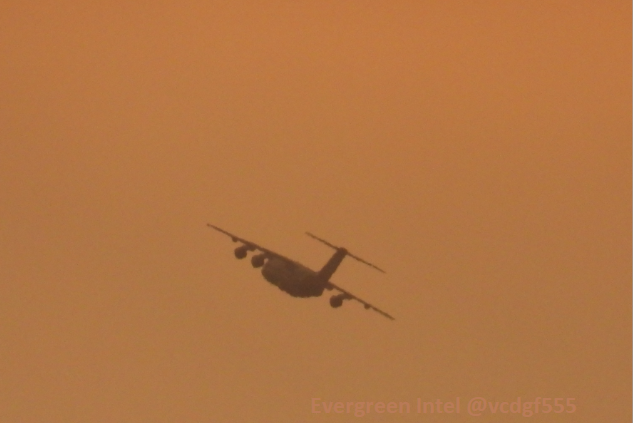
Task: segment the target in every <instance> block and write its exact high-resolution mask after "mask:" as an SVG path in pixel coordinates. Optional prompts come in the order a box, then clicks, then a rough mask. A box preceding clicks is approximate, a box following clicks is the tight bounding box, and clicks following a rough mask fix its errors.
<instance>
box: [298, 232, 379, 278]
mask: <svg viewBox="0 0 633 423" xmlns="http://www.w3.org/2000/svg"><path fill="white" fill-rule="evenodd" d="M306 235H308V236H309V237H311V238H314V239H316V240H317V241H320V242H322V243H324V244H325V245H327V246H328V247H330V248H334V249H335V250H336V252H335V253H334V255H333V256H332V257H331V258H330V259H329V260H328V262H327V263H325V266H323V268H322V269H321V270H320V271H319V272H318V275H319V279H320V280H322V281H329V280H330V278H331V277H332V275H333V274H334V272H336V269H338V266H339V265H340V264H341V262H342V261H343V259H344V258H345V257H346V256H349V257H351V258H353V259H355V260H358V261H360V262H361V263H363V264H366V265H367V266H369V267H373V268H374V269H376V270H378V271H380V272H382V273H385V271H384V270H382V269H381V268H380V267H378V266H376V265H374V264H371V263H369V262H368V261H366V260H363V259H362V258H360V257H357V256H355V255H354V254H351V253H350V252H349V251H347V250H346V249H345V248H343V247H337V246H336V245H332V244H330V243H329V242H327V241H326V240H324V239H322V238H319V237H318V236H316V235H313V234H311V233H310V232H306Z"/></svg>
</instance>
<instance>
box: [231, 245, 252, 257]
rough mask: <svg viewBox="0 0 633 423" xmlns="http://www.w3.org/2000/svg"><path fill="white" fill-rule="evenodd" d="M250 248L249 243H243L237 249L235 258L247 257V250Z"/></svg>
mask: <svg viewBox="0 0 633 423" xmlns="http://www.w3.org/2000/svg"><path fill="white" fill-rule="evenodd" d="M248 250H250V247H249V246H248V245H242V246H241V247H237V248H236V249H235V258H237V259H240V260H241V259H243V258H244V257H246V253H247V251H248Z"/></svg>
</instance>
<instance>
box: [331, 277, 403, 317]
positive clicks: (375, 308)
mask: <svg viewBox="0 0 633 423" xmlns="http://www.w3.org/2000/svg"><path fill="white" fill-rule="evenodd" d="M328 285H329V286H330V287H332V288H334V289H336V290H337V291H339V292H341V293H342V294H343V295H345V298H346V299H348V300H356V301H358V302H359V303H361V304H362V305H363V306H365V309H367V310H369V309H371V310H374V311H376V312H378V313H380V314H382V315H383V316H385V317H386V318H388V319H391V320H396V319H395V318H394V317H393V316H391V315H390V314H388V313H385V312H384V311H382V310H380V309H379V308H378V307H374V306H373V305H371V304H369V303H368V302H366V301H365V300H362V299H360V298H358V297H357V296H356V295H354V294H352V293H351V292H349V291H346V290H344V289H343V288H341V287H338V286H336V285H334V284H333V283H332V282H328Z"/></svg>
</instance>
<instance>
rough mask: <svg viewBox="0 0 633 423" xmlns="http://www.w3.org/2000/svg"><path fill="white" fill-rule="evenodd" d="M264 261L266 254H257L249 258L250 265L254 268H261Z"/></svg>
mask: <svg viewBox="0 0 633 423" xmlns="http://www.w3.org/2000/svg"><path fill="white" fill-rule="evenodd" d="M265 260H266V254H265V253H262V254H257V255H255V256H253V258H251V264H252V265H253V267H254V268H258V267H262V266H263V265H264V261H265Z"/></svg>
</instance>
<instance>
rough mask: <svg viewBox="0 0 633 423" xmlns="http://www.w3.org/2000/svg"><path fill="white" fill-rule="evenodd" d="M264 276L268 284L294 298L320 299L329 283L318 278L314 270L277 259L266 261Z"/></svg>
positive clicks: (263, 269) (263, 270)
mask: <svg viewBox="0 0 633 423" xmlns="http://www.w3.org/2000/svg"><path fill="white" fill-rule="evenodd" d="M262 275H263V276H264V278H265V279H266V280H267V281H268V282H270V283H272V284H273V285H275V286H277V287H278V288H279V289H281V290H282V291H284V292H287V293H288V294H290V295H292V296H293V297H319V296H321V294H323V290H324V289H325V286H326V285H327V282H322V281H321V280H320V279H319V278H318V274H317V272H315V271H314V270H312V269H309V268H307V267H305V266H304V265H302V264H300V263H297V262H288V261H285V260H281V259H279V258H277V257H271V258H269V259H268V260H266V263H265V264H264V266H263V267H262Z"/></svg>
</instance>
